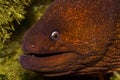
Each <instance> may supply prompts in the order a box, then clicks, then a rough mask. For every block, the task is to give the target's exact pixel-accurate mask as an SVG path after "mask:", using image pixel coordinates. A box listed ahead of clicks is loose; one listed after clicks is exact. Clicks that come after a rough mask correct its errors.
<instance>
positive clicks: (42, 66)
mask: <svg viewBox="0 0 120 80" xmlns="http://www.w3.org/2000/svg"><path fill="white" fill-rule="evenodd" d="M78 57H79V56H78V55H77V54H75V53H73V52H66V53H64V52H60V53H58V54H57V53H55V54H52V55H48V54H46V55H41V54H35V53H29V54H23V55H21V56H20V59H19V61H20V63H21V65H22V67H23V68H25V69H28V70H32V71H35V72H40V73H43V74H44V75H45V76H60V75H67V74H71V73H72V72H73V71H74V70H73V69H76V68H73V67H76V66H75V65H73V64H77V62H76V61H77V59H78Z"/></svg>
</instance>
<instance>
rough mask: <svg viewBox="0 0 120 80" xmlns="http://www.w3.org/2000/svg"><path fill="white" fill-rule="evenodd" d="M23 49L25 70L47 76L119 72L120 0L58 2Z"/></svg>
mask: <svg viewBox="0 0 120 80" xmlns="http://www.w3.org/2000/svg"><path fill="white" fill-rule="evenodd" d="M55 31H56V32H58V33H57V35H56V36H52V35H51V34H52V33H53V32H55ZM22 45H23V51H24V55H21V57H20V63H21V64H22V66H23V67H24V68H25V69H28V70H32V71H36V72H40V73H42V74H43V75H44V76H61V75H68V74H75V75H99V74H107V73H111V72H114V71H120V0H56V1H54V2H53V3H52V4H51V6H50V7H49V8H48V9H47V11H46V12H45V14H44V15H43V17H42V18H41V19H40V20H39V21H38V22H36V23H35V24H34V25H33V27H32V28H30V29H29V30H28V31H27V32H26V34H25V35H24V37H23V44H22Z"/></svg>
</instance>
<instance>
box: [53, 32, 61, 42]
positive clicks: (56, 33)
mask: <svg viewBox="0 0 120 80" xmlns="http://www.w3.org/2000/svg"><path fill="white" fill-rule="evenodd" d="M59 37H60V34H59V32H57V31H54V32H52V34H51V38H52V39H53V40H58V39H59Z"/></svg>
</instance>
